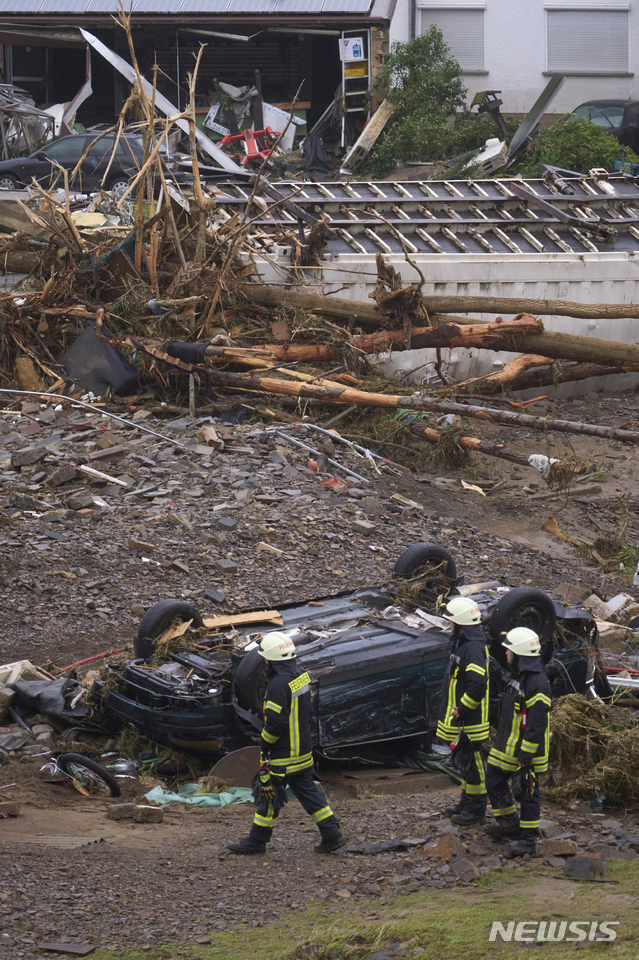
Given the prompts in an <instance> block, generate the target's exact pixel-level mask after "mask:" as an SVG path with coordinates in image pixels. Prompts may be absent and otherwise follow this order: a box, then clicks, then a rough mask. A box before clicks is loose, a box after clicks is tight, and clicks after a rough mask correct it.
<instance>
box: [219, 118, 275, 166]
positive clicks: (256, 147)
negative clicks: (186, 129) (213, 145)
mask: <svg viewBox="0 0 639 960" xmlns="http://www.w3.org/2000/svg"><path fill="white" fill-rule="evenodd" d="M278 137H279V133H278V131H277V130H272V129H271V127H265V128H264V129H263V130H243V131H242V133H236V134H233V135H231V134H230V133H227V134H226V136H225V137H222V139H221V140H219V141H218V147H226V146H228V144H229V143H233V142H234V141H237V140H241V141H242V142H243V143H244V144H245V149H246V156H245V157H242V166H243V167H245V166H246V164H247V163H248V162H249V160H266V158H267V157H268V156H269V154H270V152H271V150H272V149H273V147H274V145H275V141H276V140H277V138H278ZM260 138H261V140H262V141H263V142H262V143H260Z"/></svg>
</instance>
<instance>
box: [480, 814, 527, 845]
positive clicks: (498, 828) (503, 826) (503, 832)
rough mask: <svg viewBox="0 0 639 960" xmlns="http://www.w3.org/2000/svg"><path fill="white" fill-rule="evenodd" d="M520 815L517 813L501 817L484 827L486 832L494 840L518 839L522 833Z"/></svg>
mask: <svg viewBox="0 0 639 960" xmlns="http://www.w3.org/2000/svg"><path fill="white" fill-rule="evenodd" d="M520 829H521V828H520V826H519V817H518V816H517V814H516V813H513V814H510V815H509V816H507V817H499V818H498V819H497V820H495V822H494V823H488V824H486V826H485V827H484V833H486V834H488V836H489V837H492V838H493V840H516V839H518V838H519V834H520Z"/></svg>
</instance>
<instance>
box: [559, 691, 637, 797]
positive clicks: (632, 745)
mask: <svg viewBox="0 0 639 960" xmlns="http://www.w3.org/2000/svg"><path fill="white" fill-rule="evenodd" d="M550 725H551V730H552V736H551V739H550V771H551V778H550V781H551V794H552V795H553V797H554V798H555V799H558V800H567V799H572V798H578V799H582V800H590V799H592V797H593V796H594V795H595V794H597V793H599V794H604V795H605V797H606V801H607V802H608V803H609V804H610V805H612V806H617V807H625V808H632V807H636V806H637V801H638V799H639V721H638V720H637V718H636V717H634V716H633V714H632V713H631V712H630V711H629V710H626V709H623V708H621V707H617V706H614V704H604V703H598V702H596V701H592V700H586V699H585V697H582V696H580V695H578V694H573V695H571V696H568V697H562V698H561V699H560V700H557V701H556V702H555V703H554V704H553V708H552V713H551V718H550Z"/></svg>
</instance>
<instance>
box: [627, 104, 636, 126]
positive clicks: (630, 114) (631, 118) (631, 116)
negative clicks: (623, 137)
mask: <svg viewBox="0 0 639 960" xmlns="http://www.w3.org/2000/svg"><path fill="white" fill-rule="evenodd" d="M624 123H625V124H627V125H628V126H632V127H636V126H638V125H639V103H635V104H633V105H632V106H631V107H628V109H627V110H626V119H625V121H624Z"/></svg>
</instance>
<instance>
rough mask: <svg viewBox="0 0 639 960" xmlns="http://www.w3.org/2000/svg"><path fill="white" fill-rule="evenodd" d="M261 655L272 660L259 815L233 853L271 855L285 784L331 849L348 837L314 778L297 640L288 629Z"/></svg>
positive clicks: (265, 640)
mask: <svg viewBox="0 0 639 960" xmlns="http://www.w3.org/2000/svg"><path fill="white" fill-rule="evenodd" d="M259 653H260V655H261V656H262V657H264V659H265V660H266V661H267V680H268V686H267V689H266V694H265V697H264V727H263V729H262V739H261V756H260V768H259V771H258V776H257V777H256V780H255V781H254V784H255V790H254V795H255V794H256V803H257V805H256V808H255V816H254V818H253V825H252V827H251V829H250V831H249V835H248V836H247V837H245V838H244V839H243V840H239V841H234V842H231V843H229V844H228V848H229V850H232V851H233V853H244V854H251V853H266V844H267V843H268V842H269V840H270V839H271V834H272V833H273V827H274V826H275V820H276V818H277V815H278V813H279V811H280V810H281V808H282V807H283V805H284V804H285V803H286V785H287V784H288V786H289V787H290V788H291V791H292V792H293V794H294V795H295V797H296V798H297V799H298V800H299V802H300V803H301V804H302V806H303V807H304V809H305V810H306V812H307V813H308V814H309V815H310V816H311V818H312V820H313V823H316V824H317V826H318V828H319V832H320V836H321V840H320V843H318V844H317V846H316V847H315V849H316V850H317V851H318V852H319V853H327V852H331V851H333V850H337V849H338V847H341V846H343V845H344V844H345V843H346V840H345V839H344V837H343V836H342V833H341V831H340V829H339V823H338V822H337V818H336V817H335V814H334V813H333V811H332V810H331V808H330V806H329V805H328V804H327V802H326V798H325V797H324V796H323V794H322V793H321V792H320V791H319V790H318V788H317V786H316V784H315V781H314V779H313V743H312V739H311V678H310V677H309V675H308V673H303V672H302V671H301V670H300V668H299V666H298V665H297V663H296V654H295V644H294V643H293V641H292V640H291V638H290V637H288V636H287V635H286V634H285V633H279V632H274V633H268V634H266V635H265V636H264V637H262V640H261V643H260V647H259Z"/></svg>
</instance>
